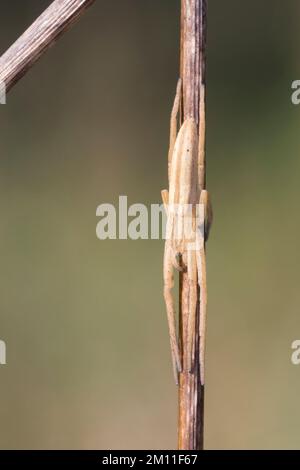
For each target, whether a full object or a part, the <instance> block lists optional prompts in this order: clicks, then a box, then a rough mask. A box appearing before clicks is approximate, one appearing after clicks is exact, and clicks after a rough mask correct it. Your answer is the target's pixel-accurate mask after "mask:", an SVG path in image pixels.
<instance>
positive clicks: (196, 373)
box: [178, 0, 207, 450]
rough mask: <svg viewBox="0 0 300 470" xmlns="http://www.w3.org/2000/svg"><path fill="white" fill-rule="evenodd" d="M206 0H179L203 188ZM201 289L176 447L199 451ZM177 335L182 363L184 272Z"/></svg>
mask: <svg viewBox="0 0 300 470" xmlns="http://www.w3.org/2000/svg"><path fill="white" fill-rule="evenodd" d="M206 18H207V0H181V51H180V76H181V79H182V85H183V99H182V112H181V120H182V121H184V120H185V119H187V118H193V119H194V120H195V122H196V123H197V125H198V128H199V177H200V181H201V188H202V189H205V183H206V177H205V66H206V57H205V53H206ZM200 295H201V293H200V291H199V289H198V299H197V313H196V318H197V320H196V331H195V335H194V338H195V339H194V341H195V344H194V351H195V367H194V370H193V371H192V372H187V371H184V372H183V373H181V374H180V383H179V420H178V421H179V422H178V448H179V449H180V450H202V449H203V428H204V386H202V385H201V380H200V365H199V348H200V341H202V339H200V335H199V323H200V308H199V306H200ZM179 303H180V305H179V338H180V344H181V351H182V356H183V357H182V362H183V363H185V359H186V358H185V356H186V354H187V350H186V345H187V326H188V317H189V282H188V276H187V274H186V273H182V274H180V281H179Z"/></svg>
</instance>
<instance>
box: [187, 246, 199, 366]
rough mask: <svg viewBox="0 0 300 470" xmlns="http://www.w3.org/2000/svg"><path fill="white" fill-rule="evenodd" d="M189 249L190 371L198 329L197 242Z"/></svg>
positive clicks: (188, 339) (188, 353) (188, 332)
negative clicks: (196, 330)
mask: <svg viewBox="0 0 300 470" xmlns="http://www.w3.org/2000/svg"><path fill="white" fill-rule="evenodd" d="M190 245H192V246H190V247H189V246H188V251H187V273H188V283H189V318H188V328H187V354H186V358H187V364H186V368H187V370H188V371H189V372H191V371H192V368H193V352H194V347H193V346H194V337H195V329H196V312H197V290H198V284H197V259H196V252H195V246H194V245H195V244H194V243H193V244H190Z"/></svg>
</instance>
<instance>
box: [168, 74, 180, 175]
mask: <svg viewBox="0 0 300 470" xmlns="http://www.w3.org/2000/svg"><path fill="white" fill-rule="evenodd" d="M181 90H182V80H181V78H179V80H178V82H177V88H176V95H175V99H174V104H173V109H172V113H171V119H170V145H169V155H168V174H169V183H170V180H171V163H172V156H173V150H174V146H175V142H176V137H177V117H178V113H179V109H180V102H181Z"/></svg>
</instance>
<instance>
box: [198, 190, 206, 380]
mask: <svg viewBox="0 0 300 470" xmlns="http://www.w3.org/2000/svg"><path fill="white" fill-rule="evenodd" d="M201 206H202V207H201ZM206 217H207V191H205V190H203V191H201V195H200V221H199V222H200V226H199V227H197V231H196V236H197V245H198V246H197V251H196V253H197V271H198V283H199V287H200V320H199V335H200V344H199V363H200V380H201V384H202V385H204V377H205V368H204V364H205V337H206V315H207V283H206V254H205V232H206V227H205V221H206Z"/></svg>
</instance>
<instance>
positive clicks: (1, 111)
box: [0, 0, 300, 449]
mask: <svg viewBox="0 0 300 470" xmlns="http://www.w3.org/2000/svg"><path fill="white" fill-rule="evenodd" d="M49 4H50V1H44V0H38V1H37V0H25V1H22V2H17V1H16V0H15V1H11V0H2V1H1V28H0V47H1V53H3V52H4V51H5V50H6V49H7V47H8V46H9V45H10V44H11V43H12V42H14V40H15V39H16V38H17V37H18V36H19V35H20V33H22V32H23V31H24V29H25V28H26V27H27V26H29V25H30V24H31V22H32V21H33V20H34V19H35V18H36V17H37V16H38V15H39V14H40V13H41V12H42V11H43V10H44V8H45V7H46V6H48V5H49ZM179 4H180V2H179V0H176V1H174V0H164V1H163V2H162V1H161V0H122V1H121V0H119V1H115V2H104V1H102V0H98V1H97V2H96V4H95V5H94V6H93V7H92V8H91V9H90V10H89V11H88V12H87V14H86V15H85V16H84V17H83V18H82V19H81V21H80V22H79V23H78V24H77V25H76V26H75V27H74V28H73V29H72V30H71V31H70V32H69V33H67V35H65V36H64V37H63V38H61V39H60V41H59V42H58V43H57V44H56V46H55V47H54V48H52V49H51V50H50V51H49V52H48V53H47V55H46V56H44V57H43V58H42V59H41V61H40V62H39V63H38V64H37V65H36V66H35V67H34V69H33V70H32V71H31V72H30V73H28V75H27V76H26V77H25V78H24V79H23V80H22V81H21V82H20V83H19V84H18V85H17V86H16V87H15V89H13V91H12V92H11V93H10V95H9V96H8V104H7V105H6V106H1V107H0V129H1V134H0V135H1V139H0V149H1V157H0V209H1V224H0V246H1V270H0V275H1V284H0V286H1V288H0V289H1V291H0V312H1V316H0V339H3V340H5V341H6V344H7V361H8V365H7V366H5V367H1V368H0V389H1V392H0V447H1V448H2V449H16V448H25V449H27V448H34V449H40V448H62V449H64V448H71V449H73V448H74V449H78V448H84V449H86V448H101V449H108V448H110V449H116V448H119V449H130V448H131V449H138V448H145V449H168V448H170V449H171V448H174V447H175V445H176V419H177V416H176V406H177V402H176V388H175V386H174V385H173V378H172V370H171V365H170V352H169V342H168V335H167V323H166V315H165V307H164V303H163V297H162V279H161V278H162V269H161V268H162V253H163V242H162V241H150V240H149V241H130V240H129V241H99V240H98V239H97V238H96V234H95V229H96V224H97V218H96V215H95V213H96V207H97V206H98V205H99V204H101V203H103V202H110V203H117V201H118V196H119V195H122V194H126V195H128V200H129V204H132V203H135V202H141V203H144V204H147V205H149V204H151V203H156V202H160V190H161V189H162V188H163V187H165V186H166V180H167V174H166V169H167V165H166V164H167V160H166V158H167V157H166V156H167V146H168V122H169V113H170V109H171V105H172V100H173V96H174V91H175V86H176V81H177V75H178V72H177V71H178V60H179V58H178V47H179V42H178V38H179ZM298 19H300V8H299V2H298V1H297V0H289V1H288V2H282V1H280V0H266V1H264V2H261V1H260V0H252V1H251V2H250V1H246V2H241V1H239V0H228V1H227V2H222V1H210V2H209V37H208V147H207V150H208V157H207V158H208V186H209V189H210V191H211V193H212V196H213V203H214V212H215V221H214V227H213V230H212V234H211V239H210V242H209V247H208V266H209V322H208V347H207V391H206V427H205V446H206V448H209V449H220V448H222V449H239V448H250V449H251V448H274V449H276V448H286V449H287V448H300V440H299V427H300V406H299V404H298V396H299V390H300V366H298V367H296V366H293V365H291V361H290V356H291V342H292V341H293V340H294V339H299V338H300V293H299V266H300V256H299V254H298V246H297V241H298V231H299V228H300V218H299V211H298V200H299V196H300V189H299V170H300V161H299V152H300V134H299V122H300V107H299V108H297V107H295V106H293V105H292V104H291V101H290V95H291V91H290V85H291V82H292V81H293V80H296V79H300V62H299V57H298V56H299V54H298V50H297V49H298V47H297V45H298V43H299V42H300V36H299V24H298V23H299V21H298Z"/></svg>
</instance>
